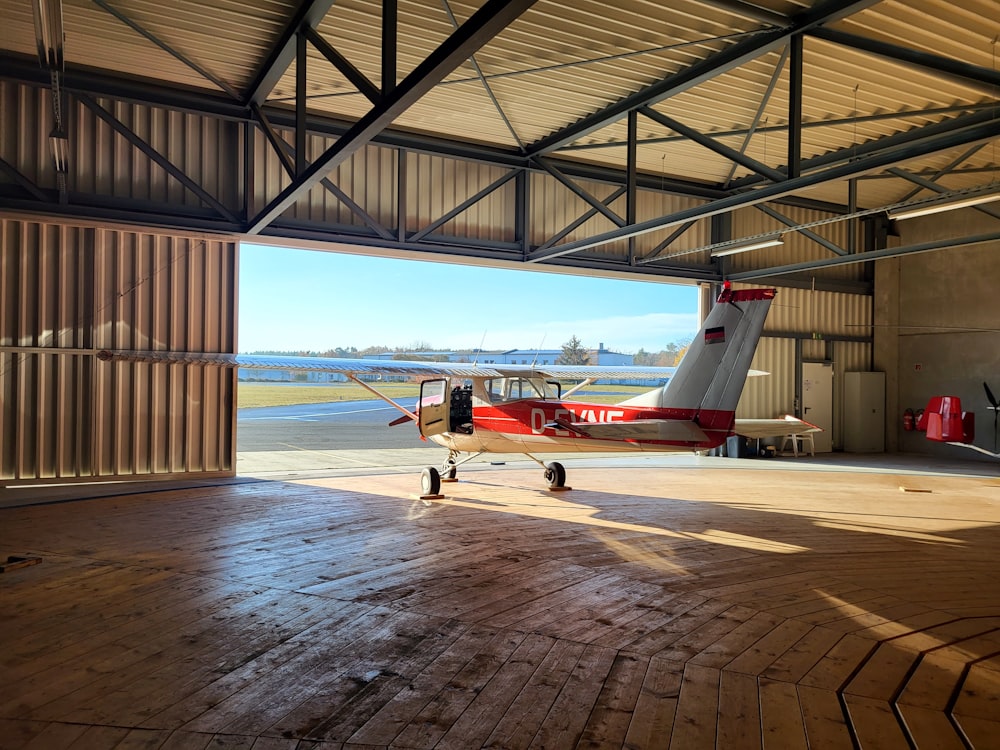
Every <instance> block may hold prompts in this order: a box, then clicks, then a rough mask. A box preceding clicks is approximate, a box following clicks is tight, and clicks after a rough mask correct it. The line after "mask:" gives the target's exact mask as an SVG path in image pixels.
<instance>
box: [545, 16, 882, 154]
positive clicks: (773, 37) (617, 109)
mask: <svg viewBox="0 0 1000 750" xmlns="http://www.w3.org/2000/svg"><path fill="white" fill-rule="evenodd" d="M877 2H879V0H820V1H819V2H817V3H816V4H815V5H814V6H813V7H812V8H809V9H807V10H805V11H804V12H802V13H800V14H798V15H796V16H795V17H794V18H792V19H791V21H790V23H789V25H788V26H784V27H779V28H773V29H768V30H762V31H761V32H760V33H759V34H756V35H754V36H751V37H749V38H747V39H743V40H741V41H739V42H736V43H735V44H732V45H730V46H729V47H726V48H725V49H723V50H722V51H720V52H717V53H716V54H714V55H712V56H710V57H707V58H705V59H704V60H701V61H699V62H697V63H694V64H693V65H691V66H689V67H687V68H685V69H684V70H681V71H678V72H676V73H673V74H671V75H668V76H667V77H666V78H663V79H662V80H660V81H659V82H657V83H654V84H652V85H651V86H647V87H646V88H644V89H642V90H641V91H637V92H636V93H634V94H632V95H630V96H626V97H624V98H622V99H619V100H618V101H616V102H614V103H613V104H610V105H608V106H607V107H605V108H604V109H601V110H598V111H597V112H594V113H593V114H591V115H588V116H587V117H583V118H581V119H579V120H577V121H576V122H574V123H573V124H572V125H569V126H567V127H565V128H562V129H560V130H557V131H555V132H554V133H551V134H549V135H548V136H546V137H544V138H541V139H539V140H537V141H535V142H534V143H532V144H529V146H528V154H529V155H530V156H536V155H539V154H544V153H546V152H549V151H553V150H555V149H559V148H562V147H563V146H565V145H567V144H569V143H571V142H572V141H574V140H576V139H577V138H580V137H582V136H584V135H587V134H588V133H591V132H593V131H595V130H598V129H600V128H602V127H604V126H605V125H609V124H610V123H612V122H615V121H617V120H620V119H621V118H622V117H624V116H625V114H626V113H627V112H628V111H629V110H630V109H636V108H638V107H645V106H649V105H652V104H655V103H657V102H660V101H663V100H664V99H668V98H669V97H671V96H674V95H675V94H678V93H680V92H682V91H687V90H688V89H690V88H693V87H694V86H697V85H698V84H700V83H704V82H705V81H707V80H709V79H711V78H714V77H715V76H717V75H719V74H720V73H725V72H726V71H729V70H733V69H735V68H738V67H740V66H741V65H744V64H745V63H747V62H750V61H751V60H754V59H756V58H758V57H760V56H761V55H763V54H764V53H766V52H769V51H770V50H772V49H774V48H776V47H777V46H778V45H781V44H784V43H785V42H786V41H787V40H788V39H789V37H791V36H792V35H794V34H800V33H803V32H806V31H809V30H811V29H814V28H816V27H818V26H820V25H822V24H824V23H829V22H831V21H836V20H838V19H840V18H844V17H845V16H849V15H851V14H853V13H857V12H859V11H861V10H863V9H865V8H867V7H869V6H871V5H874V4H876V3H877Z"/></svg>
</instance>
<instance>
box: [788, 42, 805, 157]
mask: <svg viewBox="0 0 1000 750" xmlns="http://www.w3.org/2000/svg"><path fill="white" fill-rule="evenodd" d="M788 47H789V50H790V54H789V63H788V162H787V164H788V168H787V170H786V171H787V173H788V176H789V177H798V176H799V175H801V174H802V35H801V34H796V35H795V36H793V37H792V38H791V39H790V40H789V42H788Z"/></svg>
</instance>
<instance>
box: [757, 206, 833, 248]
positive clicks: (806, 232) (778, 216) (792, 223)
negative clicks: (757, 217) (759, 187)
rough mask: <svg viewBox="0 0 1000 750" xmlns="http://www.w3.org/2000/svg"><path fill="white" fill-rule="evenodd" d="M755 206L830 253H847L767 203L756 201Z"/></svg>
mask: <svg viewBox="0 0 1000 750" xmlns="http://www.w3.org/2000/svg"><path fill="white" fill-rule="evenodd" d="M755 208H756V209H757V210H758V211H761V212H763V213H765V214H767V215H768V216H770V217H771V218H772V219H777V220H778V221H780V222H781V223H782V224H784V225H785V226H787V227H792V229H794V230H795V231H797V232H798V233H799V234H801V235H802V236H803V237H808V238H809V239H811V240H812V241H813V242H815V243H817V244H819V245H822V246H823V247H825V248H826V249H827V250H829V251H830V252H831V253H834V254H835V255H848V252H847V250H844V248H842V247H840V246H839V245H837V244H836V243H835V242H830V240H828V239H827V238H826V237H823V236H822V235H819V234H816V232H814V231H812V230H811V229H805V228H802V227H798V225H797V223H796V222H795V221H794V220H792V219H789V218H788V217H787V216H785V215H784V214H783V213H781V212H780V211H775V210H774V209H773V208H771V207H770V206H768V205H767V204H765V203H758V204H757V205H756V206H755Z"/></svg>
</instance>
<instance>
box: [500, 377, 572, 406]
mask: <svg viewBox="0 0 1000 750" xmlns="http://www.w3.org/2000/svg"><path fill="white" fill-rule="evenodd" d="M486 392H487V393H488V394H489V396H490V401H491V402H493V403H496V402H498V401H517V400H519V399H525V398H540V399H545V398H549V399H552V398H558V397H559V392H560V388H559V384H558V383H556V382H555V381H545V382H543V381H541V380H537V379H536V380H532V379H530V378H492V379H490V380H487V381H486Z"/></svg>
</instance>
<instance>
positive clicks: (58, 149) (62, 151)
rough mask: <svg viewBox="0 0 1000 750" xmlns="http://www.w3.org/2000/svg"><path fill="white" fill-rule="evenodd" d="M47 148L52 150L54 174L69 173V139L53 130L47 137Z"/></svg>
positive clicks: (60, 132)
mask: <svg viewBox="0 0 1000 750" xmlns="http://www.w3.org/2000/svg"><path fill="white" fill-rule="evenodd" d="M49 147H50V148H51V150H52V161H53V163H54V164H55V167H56V172H61V173H62V174H66V173H67V172H69V138H67V137H66V134H65V133H63V132H62V131H59V130H53V131H52V133H51V134H50V135H49Z"/></svg>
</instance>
